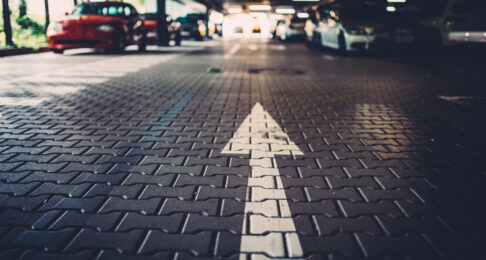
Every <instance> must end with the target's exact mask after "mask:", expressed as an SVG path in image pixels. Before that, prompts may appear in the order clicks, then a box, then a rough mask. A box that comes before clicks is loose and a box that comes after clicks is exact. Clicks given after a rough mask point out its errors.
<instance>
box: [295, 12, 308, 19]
mask: <svg viewBox="0 0 486 260" xmlns="http://www.w3.org/2000/svg"><path fill="white" fill-rule="evenodd" d="M297 17H299V18H303V19H305V18H309V14H308V13H297Z"/></svg>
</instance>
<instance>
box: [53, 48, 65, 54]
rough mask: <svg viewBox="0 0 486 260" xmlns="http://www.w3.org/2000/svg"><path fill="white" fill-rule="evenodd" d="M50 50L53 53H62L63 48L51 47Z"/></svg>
mask: <svg viewBox="0 0 486 260" xmlns="http://www.w3.org/2000/svg"><path fill="white" fill-rule="evenodd" d="M52 52H53V53H55V54H63V53H64V49H52Z"/></svg>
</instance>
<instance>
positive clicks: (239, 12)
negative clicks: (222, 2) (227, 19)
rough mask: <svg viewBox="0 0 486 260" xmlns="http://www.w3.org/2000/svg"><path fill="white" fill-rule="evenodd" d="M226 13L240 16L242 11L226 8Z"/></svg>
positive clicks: (236, 8) (235, 8)
mask: <svg viewBox="0 0 486 260" xmlns="http://www.w3.org/2000/svg"><path fill="white" fill-rule="evenodd" d="M227 11H228V13H230V14H241V12H243V9H241V8H240V7H231V8H228V9H227Z"/></svg>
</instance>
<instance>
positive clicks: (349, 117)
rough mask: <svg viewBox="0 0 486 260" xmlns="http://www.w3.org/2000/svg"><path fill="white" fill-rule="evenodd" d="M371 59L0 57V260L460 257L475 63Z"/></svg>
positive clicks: (472, 140)
mask: <svg viewBox="0 0 486 260" xmlns="http://www.w3.org/2000/svg"><path fill="white" fill-rule="evenodd" d="M390 56H391V55H368V54H367V55H364V54H358V55H350V56H341V55H337V54H336V53H333V52H331V51H328V50H327V51H322V50H307V49H306V48H305V47H304V46H303V45H301V44H295V43H290V44H282V43H277V42H259V41H257V40H247V41H241V42H240V41H213V42H205V43H192V44H190V46H188V47H181V48H172V49H169V48H167V49H152V50H151V51H149V52H148V53H145V54H138V53H135V52H128V53H127V54H126V55H109V54H103V53H92V52H89V51H87V52H86V51H80V52H70V53H68V54H66V55H63V56H56V55H54V54H50V53H43V54H35V55H25V56H17V57H9V58H3V59H0V68H1V70H0V79H1V82H0V258H1V259H14V258H21V259H32V258H59V257H60V256H63V257H65V258H69V259H78V258H79V259H87V258H93V259H94V258H97V259H107V258H108V259H123V258H122V256H126V257H128V258H133V257H135V256H139V257H141V256H146V257H152V258H158V259H165V258H170V259H189V258H196V257H200V258H210V257H218V258H232V259H236V258H245V257H249V256H252V258H254V259H256V258H258V257H262V258H264V257H274V258H291V257H295V258H308V259H361V258H369V259H480V253H481V251H482V250H481V247H482V246H483V245H482V244H483V241H484V231H485V230H484V227H485V225H484V224H483V222H484V217H485V216H484V213H483V211H484V201H483V199H484V198H485V196H484V195H485V193H484V186H483V185H484V184H485V182H484V179H485V176H486V164H485V163H484V159H485V153H484V147H485V145H486V142H485V139H484V131H485V130H486V129H485V128H486V126H485V117H484V112H485V111H486V100H485V97H486V94H485V90H484V71H486V70H485V69H486V65H485V63H484V62H482V61H484V59H483V58H482V57H476V56H474V55H472V56H471V55H469V56H466V57H461V55H453V56H452V57H451V56H450V55H448V54H447V55H443V56H440V57H432V56H430V55H425V56H421V55H393V57H390ZM208 67H214V68H218V69H220V70H221V71H220V72H218V71H217V70H212V71H211V69H210V70H208Z"/></svg>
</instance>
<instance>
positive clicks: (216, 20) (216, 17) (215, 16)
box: [209, 11, 224, 24]
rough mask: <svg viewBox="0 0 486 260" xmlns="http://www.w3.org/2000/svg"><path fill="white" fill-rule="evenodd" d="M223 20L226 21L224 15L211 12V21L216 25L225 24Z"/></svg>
mask: <svg viewBox="0 0 486 260" xmlns="http://www.w3.org/2000/svg"><path fill="white" fill-rule="evenodd" d="M223 20H224V15H223V14H222V13H220V12H217V11H211V14H210V15H209V21H211V22H213V23H215V24H221V23H223Z"/></svg>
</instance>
